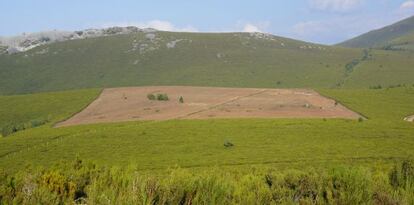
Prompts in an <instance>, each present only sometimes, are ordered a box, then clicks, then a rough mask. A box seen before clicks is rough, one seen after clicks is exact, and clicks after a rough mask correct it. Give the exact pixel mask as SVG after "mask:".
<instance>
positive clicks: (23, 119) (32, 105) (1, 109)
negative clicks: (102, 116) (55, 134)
mask: <svg viewBox="0 0 414 205" xmlns="http://www.w3.org/2000/svg"><path fill="white" fill-rule="evenodd" d="M99 92H100V91H99V90H78V91H67V92H55V93H39V94H32V95H12V96H0V128H1V127H3V126H6V125H9V124H23V123H27V122H30V121H32V120H40V119H48V121H49V122H51V123H55V122H57V121H60V120H63V119H65V118H67V117H69V116H71V115H72V114H73V113H76V112H77V111H79V110H81V109H82V108H83V107H85V106H86V105H88V104H89V103H90V102H91V101H92V100H93V99H95V98H96V97H97V96H98V94H99Z"/></svg>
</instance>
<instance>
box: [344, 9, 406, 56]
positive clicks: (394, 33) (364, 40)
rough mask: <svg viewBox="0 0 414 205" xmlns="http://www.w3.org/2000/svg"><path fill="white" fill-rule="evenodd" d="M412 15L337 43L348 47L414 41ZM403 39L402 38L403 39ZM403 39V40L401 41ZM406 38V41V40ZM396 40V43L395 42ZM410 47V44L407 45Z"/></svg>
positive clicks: (376, 45)
mask: <svg viewBox="0 0 414 205" xmlns="http://www.w3.org/2000/svg"><path fill="white" fill-rule="evenodd" d="M413 33H414V16H413V17H410V18H407V19H404V20H402V21H399V22H397V23H395V24H392V25H389V26H386V27H384V28H381V29H378V30H373V31H370V32H368V33H365V34H362V35H360V36H358V37H355V38H353V39H350V40H347V41H345V42H342V43H340V44H338V45H339V46H343V47H350V48H387V49H391V48H393V46H396V45H398V43H401V45H404V43H406V42H412V41H414V38H413V37H414V36H413ZM403 39H404V40H403ZM401 40H403V41H401ZM407 40H408V41H407ZM397 42H398V43H397ZM409 48H411V46H409Z"/></svg>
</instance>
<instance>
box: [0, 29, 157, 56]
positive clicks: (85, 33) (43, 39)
mask: <svg viewBox="0 0 414 205" xmlns="http://www.w3.org/2000/svg"><path fill="white" fill-rule="evenodd" d="M155 31H156V30H154V29H140V28H137V27H133V26H129V27H110V28H104V29H86V30H81V31H74V32H67V31H49V32H39V33H30V34H26V33H23V34H22V35H20V36H13V37H0V54H2V53H8V54H13V53H18V52H24V51H27V50H30V49H32V48H35V47H37V46H40V45H45V44H49V43H54V42H61V41H67V40H75V39H85V38H95V37H101V36H111V35H120V34H131V33H138V32H145V33H151V32H155Z"/></svg>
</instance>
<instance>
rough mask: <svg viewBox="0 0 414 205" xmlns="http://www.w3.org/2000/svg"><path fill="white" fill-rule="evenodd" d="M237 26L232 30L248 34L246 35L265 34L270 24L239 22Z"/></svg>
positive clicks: (263, 22)
mask: <svg viewBox="0 0 414 205" xmlns="http://www.w3.org/2000/svg"><path fill="white" fill-rule="evenodd" d="M237 25H238V26H237V28H235V29H234V30H235V31H241V32H248V33H253V32H259V33H265V32H266V30H267V28H269V26H270V22H269V21H262V22H256V23H251V22H242V21H240V22H238V23H237ZM234 30H233V31H234Z"/></svg>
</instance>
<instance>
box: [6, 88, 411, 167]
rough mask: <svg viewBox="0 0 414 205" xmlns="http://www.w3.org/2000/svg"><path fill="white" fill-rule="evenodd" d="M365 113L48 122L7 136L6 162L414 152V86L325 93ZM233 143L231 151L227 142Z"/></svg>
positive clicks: (143, 162)
mask: <svg viewBox="0 0 414 205" xmlns="http://www.w3.org/2000/svg"><path fill="white" fill-rule="evenodd" d="M320 92H321V93H322V94H324V95H327V96H331V97H334V98H335V99H338V100H339V101H340V102H342V103H344V104H345V105H346V106H348V107H350V108H352V109H354V110H356V111H358V112H361V113H362V114H364V115H365V116H367V117H368V118H369V120H367V121H363V122H358V121H356V120H341V119H329V120H323V119H299V120H297V119H277V120H273V119H239V120H237V119H232V120H226V119H222V120H172V121H163V122H156V121H154V122H152V121H146V122H128V123H111V124H97V125H83V126H75V127H65V128H50V126H41V127H37V128H34V129H29V130H24V131H21V132H18V133H15V134H13V135H11V136H9V137H5V138H2V139H1V140H0V142H1V143H0V157H1V161H0V166H1V167H4V168H6V170H8V171H10V172H14V171H16V170H19V169H21V168H23V167H24V166H25V165H26V164H27V163H28V162H30V163H31V164H32V165H34V166H38V165H44V166H50V165H52V164H53V163H55V162H56V161H60V160H73V158H74V157H75V156H79V157H81V158H82V159H85V160H92V161H94V162H96V163H97V164H100V165H103V164H105V165H116V166H126V165H130V164H134V165H136V166H137V168H139V169H141V170H164V169H166V168H168V167H173V166H176V165H177V166H180V167H186V168H194V169H198V168H201V169H202V168H205V167H211V166H220V167H243V166H271V167H279V168H292V167H302V166H320V167H325V166H326V167H329V166H333V165H335V164H351V165H352V164H368V165H369V166H372V165H375V164H379V165H384V166H389V165H390V164H392V163H394V162H398V161H401V160H403V159H409V158H413V157H414V151H413V149H412V147H413V146H414V137H413V136H414V129H413V124H412V123H408V122H405V121H403V120H402V119H403V117H405V116H407V115H409V114H412V112H413V110H414V104H412V102H414V88H409V87H403V88H393V89H381V90H368V89H362V90H361V89H360V90H330V89H326V90H320ZM226 141H230V142H231V143H232V144H234V147H232V148H230V149H229V148H226V147H225V146H224V145H223V144H224V143H225V142H226Z"/></svg>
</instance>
